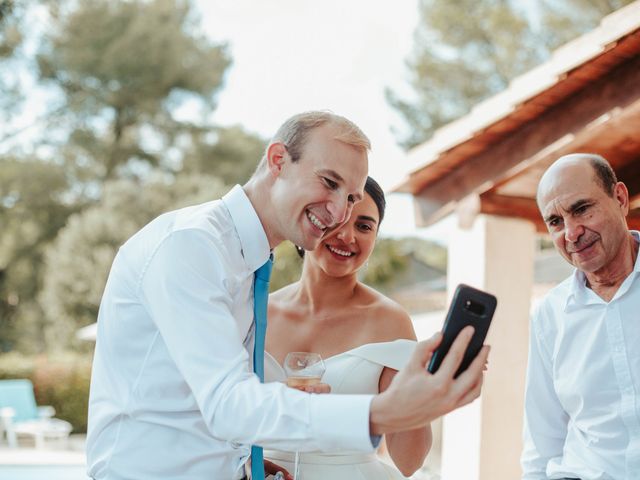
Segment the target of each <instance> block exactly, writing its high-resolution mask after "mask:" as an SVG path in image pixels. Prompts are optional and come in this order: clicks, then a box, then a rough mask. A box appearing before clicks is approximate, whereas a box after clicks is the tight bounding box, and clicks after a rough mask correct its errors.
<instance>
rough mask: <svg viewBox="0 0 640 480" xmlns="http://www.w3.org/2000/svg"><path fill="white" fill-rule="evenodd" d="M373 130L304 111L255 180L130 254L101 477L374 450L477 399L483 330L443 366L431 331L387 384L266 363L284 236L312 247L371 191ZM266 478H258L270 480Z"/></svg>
mask: <svg viewBox="0 0 640 480" xmlns="http://www.w3.org/2000/svg"><path fill="white" fill-rule="evenodd" d="M368 149H369V141H368V139H367V138H366V136H364V134H363V133H362V132H361V131H360V129H359V128H358V127H357V126H355V125H354V124H353V123H352V122H350V121H349V120H347V119H345V118H343V117H340V116H337V115H333V114H330V113H326V112H308V113H305V114H300V115H296V116H294V117H292V118H291V119H289V120H288V121H287V122H285V123H284V124H283V126H282V127H281V128H280V129H279V130H278V132H277V133H276V135H275V137H274V138H273V140H272V141H271V142H270V144H269V146H268V147H267V149H266V152H265V155H264V157H263V158H262V160H261V161H260V164H259V165H258V168H257V170H256V172H255V173H254V175H253V176H252V177H251V179H250V180H249V181H248V182H247V183H246V184H245V185H244V186H242V187H240V186H236V187H234V188H233V189H232V190H231V191H230V192H229V193H228V194H227V195H225V196H224V197H223V198H222V199H220V200H216V201H212V202H208V203H205V204H202V205H197V206H193V207H188V208H184V209H182V210H178V211H175V212H169V213H166V214H164V215H161V216H160V217H158V218H157V219H155V220H154V221H152V222H151V223H149V224H148V225H147V226H145V227H144V228H143V229H142V230H140V231H139V232H138V233H136V234H135V235H134V236H133V237H131V238H130V239H129V240H128V241H127V242H126V243H125V244H124V245H123V246H122V247H121V248H120V250H119V251H118V254H117V256H116V258H115V260H114V262H113V266H112V268H111V272H110V274H109V279H108V281H107V285H106V287H105V292H104V296H103V298H102V302H101V305H100V313H99V319H98V334H97V342H96V351H95V359H94V365H93V376H92V380H91V394H90V401H89V428H88V436H87V463H88V472H89V475H90V476H91V477H93V478H95V479H109V480H116V479H117V480H120V479H125V478H126V479H154V480H155V479H158V478H184V479H193V480H199V479H202V480H205V479H212V478H215V479H229V480H235V479H239V478H242V477H243V476H244V463H245V462H246V460H247V458H248V456H249V449H250V446H251V445H252V444H253V445H264V446H269V447H272V448H277V449H282V450H300V451H309V450H330V451H335V450H340V449H349V450H359V451H363V452H368V451H372V450H373V445H372V441H371V436H375V435H380V434H383V433H386V432H393V431H399V430H406V429H411V428H417V427H418V426H422V425H425V424H426V423H428V422H430V421H431V420H433V419H434V418H436V417H438V416H440V415H442V414H444V413H446V412H448V411H450V410H452V409H454V408H457V407H459V406H461V405H464V404H467V403H469V402H471V401H472V400H474V399H475V398H477V396H478V395H479V394H480V388H481V385H482V369H483V366H484V363H485V361H486V358H487V355H488V349H486V348H485V349H483V351H482V352H481V353H480V355H479V356H478V358H477V359H476V361H475V363H474V364H473V365H472V367H470V368H469V369H468V370H467V371H466V372H465V373H464V374H462V375H461V376H459V377H458V378H456V379H453V375H454V373H455V371H456V368H457V365H458V364H459V363H460V361H461V358H462V354H463V352H464V349H465V347H466V344H467V343H468V341H469V338H470V333H471V332H470V331H466V332H464V333H463V334H461V335H460V336H459V339H458V341H457V343H456V344H455V346H454V348H452V350H451V351H450V354H449V355H448V356H447V359H446V361H445V364H443V366H442V367H441V368H440V370H438V372H437V373H436V374H435V375H431V374H429V373H427V372H426V370H425V368H424V366H425V363H426V362H428V360H429V357H430V355H431V352H432V351H433V350H434V349H435V347H436V346H437V344H438V342H439V340H440V338H439V337H438V336H436V337H434V338H433V339H431V340H429V341H426V342H422V343H421V344H419V346H418V347H417V349H416V352H415V354H414V357H413V359H412V361H411V362H410V363H409V365H408V367H407V368H406V369H405V370H403V371H402V372H400V373H399V374H398V375H397V377H396V379H395V380H394V382H393V384H392V385H391V387H389V389H388V390H386V391H385V392H384V393H383V394H380V395H377V396H366V395H310V394H307V393H303V392H299V391H297V390H293V389H289V388H287V387H286V386H285V385H282V384H276V383H272V384H267V385H265V384H261V383H260V381H259V379H258V378H257V377H256V376H255V375H254V374H253V373H252V359H251V355H250V353H249V352H252V350H253V344H254V325H253V292H252V290H253V275H254V272H255V271H256V270H257V269H258V268H259V267H260V266H261V265H263V264H264V263H265V262H266V261H267V259H268V258H269V256H270V252H271V250H272V249H273V248H274V247H276V246H277V245H278V244H279V243H280V242H282V241H283V240H290V241H292V242H293V243H295V244H296V245H300V246H302V247H303V248H305V249H307V250H311V249H313V248H315V247H316V246H317V245H318V244H319V242H320V241H321V239H322V238H323V237H324V236H325V235H326V234H327V232H329V231H331V230H332V229H334V228H336V227H337V226H339V225H341V224H342V223H343V222H344V221H345V220H346V219H347V218H348V217H349V215H350V213H351V209H352V207H353V205H354V203H356V202H358V201H360V200H361V199H362V196H363V189H364V183H365V180H366V177H367V151H368ZM254 480H256V479H254Z"/></svg>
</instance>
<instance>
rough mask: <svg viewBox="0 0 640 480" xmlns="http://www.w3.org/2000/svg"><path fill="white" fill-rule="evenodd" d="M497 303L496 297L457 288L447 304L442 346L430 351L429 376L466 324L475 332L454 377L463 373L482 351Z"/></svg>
mask: <svg viewBox="0 0 640 480" xmlns="http://www.w3.org/2000/svg"><path fill="white" fill-rule="evenodd" d="M497 303H498V301H497V299H496V297H495V296H493V295H491V294H490V293H487V292H483V291H482V290H478V289H476V288H473V287H470V286H468V285H464V284H460V285H458V287H457V288H456V291H455V293H454V294H453V300H452V301H451V306H450V307H449V312H448V313H447V318H446V320H445V322H444V327H442V335H443V338H442V343H440V345H439V346H438V348H437V349H436V351H435V352H433V356H432V357H431V361H430V362H429V366H428V367H427V370H429V371H430V372H431V373H435V372H436V371H437V370H438V368H439V367H440V364H441V363H442V360H443V359H444V357H445V356H446V355H447V352H448V351H449V349H450V348H451V345H452V344H453V341H454V340H455V339H456V337H457V336H458V334H459V333H460V331H461V330H462V329H463V328H464V327H466V326H467V325H471V326H472V327H473V328H474V329H475V330H474V332H473V337H472V338H471V342H469V345H468V346H467V350H466V351H465V353H464V358H463V360H462V363H461V364H460V368H458V371H457V372H456V374H455V377H457V376H458V375H460V374H461V373H462V372H464V371H465V370H466V369H467V368H468V367H469V365H470V364H471V362H472V361H473V359H474V358H475V357H476V355H478V353H479V352H480V349H481V348H482V345H483V343H484V339H485V338H486V337H487V332H488V331H489V325H490V324H491V319H492V318H493V313H494V312H495V311H496V305H497Z"/></svg>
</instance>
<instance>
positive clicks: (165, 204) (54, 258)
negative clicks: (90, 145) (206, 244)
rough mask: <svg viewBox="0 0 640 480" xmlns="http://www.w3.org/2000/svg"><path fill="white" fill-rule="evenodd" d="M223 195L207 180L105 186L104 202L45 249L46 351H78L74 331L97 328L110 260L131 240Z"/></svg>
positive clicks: (79, 216) (216, 184)
mask: <svg viewBox="0 0 640 480" xmlns="http://www.w3.org/2000/svg"><path fill="white" fill-rule="evenodd" d="M227 189H228V188H227V187H225V186H224V185H223V184H222V183H221V182H220V181H219V180H218V179H217V178H215V177H210V176H206V175H191V176H189V175H184V176H182V177H180V178H178V180H176V181H172V182H166V181H162V180H152V181H148V182H144V183H142V184H141V183H140V182H137V181H135V180H132V179H121V180H114V181H112V182H109V183H108V184H107V185H106V186H105V190H104V195H103V198H102V201H101V202H100V203H99V204H97V205H94V206H92V207H90V208H87V209H85V210H84V211H83V212H81V213H78V214H76V215H74V216H72V217H71V218H70V219H69V222H68V225H67V226H66V227H65V229H64V230H62V231H61V232H60V235H59V236H58V237H57V238H56V240H55V242H53V243H52V244H51V245H50V246H49V248H48V249H47V252H46V256H45V263H46V271H45V276H44V287H43V289H42V292H41V294H40V302H41V304H42V305H46V309H45V313H46V320H47V324H46V328H45V339H46V344H47V347H48V349H49V350H55V349H65V348H70V347H73V346H74V344H75V345H76V346H77V345H78V344H77V343H76V342H75V337H74V334H75V331H76V330H77V329H78V328H80V327H82V326H85V325H88V324H90V323H92V322H95V320H96V318H97V316H98V306H99V304H100V298H101V297H102V292H103V290H104V285H105V282H106V279H107V275H108V273H109V268H110V266H111V263H112V261H113V258H114V257H115V254H116V252H117V250H118V248H119V247H120V245H122V244H123V243H124V242H125V241H126V240H127V239H128V238H129V237H130V236H131V235H133V234H134V233H135V232H136V231H137V230H139V229H140V228H141V227H142V226H143V225H145V224H146V223H148V222H149V221H150V220H152V219H153V218H155V217H156V216H157V215H159V214H160V213H162V212H164V211H168V210H173V209H176V208H180V207H183V206H186V205H191V204H196V203H201V202H204V201H208V200H211V199H214V198H219V197H220V196H222V195H223V194H224V193H225V192H226V190H227Z"/></svg>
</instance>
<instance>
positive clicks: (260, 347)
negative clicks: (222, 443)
mask: <svg viewBox="0 0 640 480" xmlns="http://www.w3.org/2000/svg"><path fill="white" fill-rule="evenodd" d="M272 266H273V259H272V258H269V260H267V262H266V263H265V264H264V265H262V266H261V267H260V268H259V269H258V270H256V272H255V278H254V281H253V319H254V322H255V324H256V331H255V343H254V347H253V371H254V372H256V374H257V375H258V377H260V381H264V337H265V334H266V332H267V297H268V295H269V277H270V276H271V267H272ZM251 479H252V480H263V479H264V462H263V458H262V447H257V446H255V445H254V446H252V447H251Z"/></svg>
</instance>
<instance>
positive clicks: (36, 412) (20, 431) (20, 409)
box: [0, 379, 72, 448]
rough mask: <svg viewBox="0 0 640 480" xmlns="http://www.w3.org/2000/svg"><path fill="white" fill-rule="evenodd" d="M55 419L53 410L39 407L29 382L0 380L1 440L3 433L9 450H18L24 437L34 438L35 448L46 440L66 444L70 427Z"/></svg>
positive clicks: (66, 423)
mask: <svg viewBox="0 0 640 480" xmlns="http://www.w3.org/2000/svg"><path fill="white" fill-rule="evenodd" d="M53 415H55V409H54V408H53V407H50V406H42V407H38V406H37V405H36V399H35V396H34V395H33V384H32V383H31V381H30V380H27V379H19V380H0V438H2V433H3V432H4V433H5V434H6V436H7V442H8V444H9V446H11V447H17V446H18V436H21V435H25V436H31V437H33V438H34V442H35V446H36V448H43V447H44V442H45V439H53V440H58V441H60V442H66V440H67V438H68V437H69V434H70V433H71V429H72V427H71V424H70V423H69V422H66V421H64V420H60V419H58V418H53Z"/></svg>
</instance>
